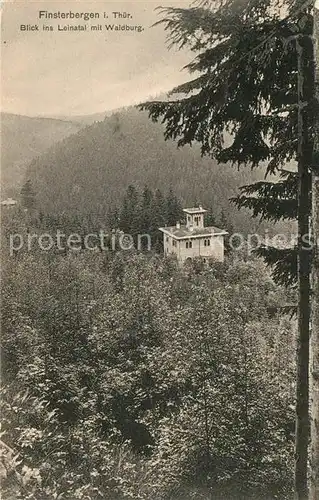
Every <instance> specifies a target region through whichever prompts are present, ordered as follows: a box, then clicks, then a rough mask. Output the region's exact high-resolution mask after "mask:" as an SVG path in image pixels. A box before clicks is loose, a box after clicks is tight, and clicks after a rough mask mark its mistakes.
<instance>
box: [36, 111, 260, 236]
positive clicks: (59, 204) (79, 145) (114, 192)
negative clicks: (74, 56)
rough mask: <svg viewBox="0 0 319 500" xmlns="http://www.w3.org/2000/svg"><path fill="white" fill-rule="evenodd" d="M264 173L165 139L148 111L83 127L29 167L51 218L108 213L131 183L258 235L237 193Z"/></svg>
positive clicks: (126, 113) (123, 114)
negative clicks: (233, 201) (237, 203)
mask: <svg viewBox="0 0 319 500" xmlns="http://www.w3.org/2000/svg"><path fill="white" fill-rule="evenodd" d="M263 173H264V172H263V170H262V169H259V170H258V171H257V170H256V171H251V170H250V169H249V168H247V169H241V171H240V172H238V171H237V169H236V167H233V166H231V165H217V163H216V162H215V161H214V160H211V159H209V158H202V157H201V155H200V152H199V148H198V147H197V146H196V144H195V145H194V146H193V147H192V148H190V147H185V148H181V149H177V147H176V144H175V143H174V142H171V141H167V142H165V140H164V138H163V129H162V127H161V125H159V124H154V123H152V122H151V121H150V120H149V119H148V118H147V115H146V114H145V113H142V112H139V111H137V110H135V109H128V110H126V111H122V112H119V113H117V114H114V115H112V116H111V117H109V118H106V119H105V120H104V121H103V122H100V123H94V124H93V125H91V126H89V127H86V128H84V129H82V130H80V131H79V132H78V133H77V134H76V135H73V136H71V137H69V138H67V139H65V140H64V141H62V142H60V143H59V144H57V145H55V146H54V147H53V148H51V150H50V151H49V152H47V153H46V154H45V155H43V156H41V157H39V158H37V159H36V160H34V161H33V162H32V163H31V165H30V166H29V169H28V175H29V177H30V178H31V179H32V183H33V186H34V189H35V191H36V192H37V202H38V208H39V210H41V211H44V212H47V213H57V212H62V211H66V212H68V213H76V212H80V213H84V214H85V213H96V212H98V213H100V214H103V213H106V212H108V211H109V210H110V208H114V207H116V206H118V205H119V204H120V203H121V201H120V200H121V199H122V198H123V195H124V193H125V191H126V189H127V187H128V186H129V185H130V184H133V185H135V186H136V187H137V188H143V187H144V186H145V185H147V186H148V187H149V188H150V189H152V190H156V189H157V188H159V189H161V190H163V191H164V192H165V191H167V190H168V189H169V188H172V189H173V191H174V192H175V193H176V195H177V196H178V197H179V198H180V199H181V202H182V204H183V205H184V206H187V205H188V206H189V205H193V204H195V203H198V202H201V203H202V204H203V205H205V206H206V207H207V208H211V209H212V211H213V212H215V213H216V214H219V213H220V212H221V210H224V211H225V212H227V214H228V215H229V218H230V219H231V221H232V225H233V227H234V228H236V230H237V231H243V232H248V231H251V230H252V229H253V228H252V225H253V224H254V225H255V226H256V225H257V222H256V221H252V219H251V218H250V215H249V212H247V211H245V210H243V211H241V212H238V211H237V209H236V208H235V207H233V206H232V205H230V203H229V201H228V200H229V198H230V197H231V196H234V195H235V194H236V193H237V188H238V187H239V186H241V185H243V184H247V183H250V182H252V180H256V179H261V178H262V177H263Z"/></svg>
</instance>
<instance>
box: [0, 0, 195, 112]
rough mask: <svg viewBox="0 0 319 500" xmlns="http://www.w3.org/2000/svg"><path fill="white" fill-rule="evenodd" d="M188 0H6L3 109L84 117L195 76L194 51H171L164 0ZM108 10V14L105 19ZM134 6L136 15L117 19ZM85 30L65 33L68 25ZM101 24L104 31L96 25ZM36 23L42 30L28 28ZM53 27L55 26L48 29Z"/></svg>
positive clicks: (183, 0) (185, 0)
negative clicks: (59, 15)
mask: <svg viewBox="0 0 319 500" xmlns="http://www.w3.org/2000/svg"><path fill="white" fill-rule="evenodd" d="M189 3H190V2H189V0H175V1H174V0H173V1H168V0H148V1H147V2H145V1H139V0H134V1H133V0H132V1H131V2H127V1H122V0H116V1H112V2H105V1H103V2H100V1H96V0H95V1H90V2H88V1H86V0H77V1H59V2H58V1H52V0H42V1H41V2H35V1H30V0H28V1H27V0H23V1H15V0H13V1H5V2H2V7H1V110H2V111H4V112H8V113H15V114H22V115H28V116H58V115H63V116H77V115H88V114H93V113H100V112H105V111H108V110H111V109H117V108H120V107H124V106H129V105H132V104H136V103H138V102H141V101H143V100H146V99H148V98H150V97H155V96H157V95H159V94H162V93H164V92H167V91H168V90H170V89H171V88H172V87H174V86H175V85H178V84H179V83H182V82H184V81H186V80H187V79H188V74H187V71H185V70H183V69H182V68H183V66H184V65H185V64H187V63H188V62H190V60H191V59H192V55H191V54H190V53H188V52H187V51H178V50H176V49H171V50H168V48H167V44H166V38H165V37H166V35H165V32H164V28H163V26H158V27H151V25H152V24H153V23H154V22H155V21H157V20H158V19H160V16H159V13H158V12H156V11H155V9H156V7H158V5H166V6H183V7H188V6H189ZM41 10H45V11H48V12H52V13H54V12H58V11H60V12H65V13H68V12H70V11H71V12H73V13H76V12H93V13H99V15H100V18H99V19H90V20H89V21H84V20H83V19H39V11H41ZM104 12H106V15H108V18H107V19H104ZM112 12H122V13H123V12H127V13H130V15H131V16H132V18H129V19H123V18H114V16H113V14H112ZM79 24H80V25H87V30H86V31H58V25H60V28H61V27H64V26H67V25H79ZM93 24H94V25H96V24H101V25H102V27H103V29H102V31H92V30H91V25H93ZM105 24H116V25H117V24H124V25H125V24H130V25H136V26H140V25H141V26H143V27H144V31H142V32H141V33H138V32H131V31H129V32H127V31H117V32H115V31H113V32H109V31H106V30H105V29H104V25H105ZM21 25H25V26H28V25H29V26H28V27H29V28H30V27H32V26H35V25H37V26H38V30H36V31H31V30H30V29H29V30H24V31H23V30H21V28H20V27H21ZM43 25H46V26H47V25H51V26H52V27H53V29H54V31H52V32H51V31H43Z"/></svg>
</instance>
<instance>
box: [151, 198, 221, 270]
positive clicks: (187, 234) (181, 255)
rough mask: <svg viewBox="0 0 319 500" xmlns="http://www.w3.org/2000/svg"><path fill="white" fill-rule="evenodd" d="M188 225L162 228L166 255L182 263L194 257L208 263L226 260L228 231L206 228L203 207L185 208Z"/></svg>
mask: <svg viewBox="0 0 319 500" xmlns="http://www.w3.org/2000/svg"><path fill="white" fill-rule="evenodd" d="M183 211H184V212H185V214H186V224H185V225H182V224H180V223H179V222H177V223H176V226H171V227H160V228H159V229H160V231H162V233H163V237H164V255H176V257H177V260H178V261H179V262H181V263H183V262H185V261H186V260H187V259H192V258H194V257H202V258H203V261H204V262H206V261H207V260H208V259H209V258H213V259H214V260H216V261H218V262H223V260H224V237H225V235H226V234H228V233H227V231H225V230H223V229H219V228H218V227H214V226H209V227H205V224H204V214H205V213H206V212H207V210H205V209H204V208H203V207H201V206H199V207H194V208H184V209H183Z"/></svg>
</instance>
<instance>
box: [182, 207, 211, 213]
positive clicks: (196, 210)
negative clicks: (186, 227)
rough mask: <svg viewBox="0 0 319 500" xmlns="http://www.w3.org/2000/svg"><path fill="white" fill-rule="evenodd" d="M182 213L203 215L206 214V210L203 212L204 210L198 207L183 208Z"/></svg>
mask: <svg viewBox="0 0 319 500" xmlns="http://www.w3.org/2000/svg"><path fill="white" fill-rule="evenodd" d="M183 212H185V213H187V214H189V215H194V214H204V213H206V212H207V210H205V208H203V207H202V206H201V205H199V207H191V208H183Z"/></svg>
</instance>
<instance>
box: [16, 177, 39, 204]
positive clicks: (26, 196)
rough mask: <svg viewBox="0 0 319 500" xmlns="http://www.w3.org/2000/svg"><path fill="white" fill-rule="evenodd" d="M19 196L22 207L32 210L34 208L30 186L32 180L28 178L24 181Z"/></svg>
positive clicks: (34, 201)
mask: <svg viewBox="0 0 319 500" xmlns="http://www.w3.org/2000/svg"><path fill="white" fill-rule="evenodd" d="M20 196H21V205H22V207H23V208H26V209H27V210H32V209H33V208H35V203H36V200H35V192H34V190H33V187H32V182H31V180H30V179H28V180H27V181H26V183H25V184H24V185H23V186H22V189H21V191H20Z"/></svg>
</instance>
